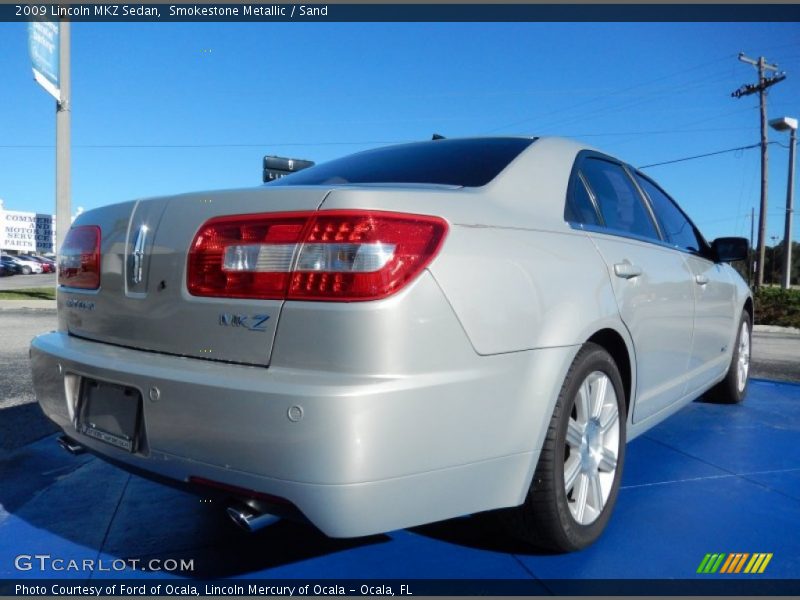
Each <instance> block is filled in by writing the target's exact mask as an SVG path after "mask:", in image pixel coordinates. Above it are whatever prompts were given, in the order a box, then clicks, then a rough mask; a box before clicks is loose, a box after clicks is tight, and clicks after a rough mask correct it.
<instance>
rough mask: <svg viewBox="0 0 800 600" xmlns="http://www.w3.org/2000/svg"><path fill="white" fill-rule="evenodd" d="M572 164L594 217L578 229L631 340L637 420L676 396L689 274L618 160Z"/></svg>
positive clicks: (682, 369) (686, 336)
mask: <svg viewBox="0 0 800 600" xmlns="http://www.w3.org/2000/svg"><path fill="white" fill-rule="evenodd" d="M576 167H577V178H576V179H575V181H574V184H573V185H571V186H570V187H571V191H572V193H573V194H579V195H582V194H585V195H587V196H588V200H589V201H590V202H591V204H593V205H594V208H595V210H596V215H597V222H596V223H586V224H584V227H583V228H584V229H585V230H586V231H587V232H588V234H589V236H590V237H591V239H592V240H593V241H594V243H595V245H596V246H597V248H598V250H599V252H600V254H601V255H602V257H603V259H604V260H605V263H606V265H607V267H608V271H609V276H610V279H611V282H612V286H613V289H614V294H615V296H616V299H617V305H618V307H619V312H620V316H621V318H622V321H623V322H624V323H625V325H626V327H627V328H628V331H629V332H630V334H631V338H632V339H633V344H634V350H635V355H636V397H635V398H636V399H635V403H634V406H633V422H638V421H641V420H642V419H645V418H647V417H649V416H651V415H653V414H655V413H657V412H659V411H660V410H663V409H664V408H666V407H668V406H670V405H671V404H673V403H675V402H677V401H678V400H680V399H681V398H682V396H683V392H684V389H685V387H686V370H687V366H688V364H689V351H690V348H691V344H692V327H693V319H694V302H695V300H694V290H693V285H694V283H693V282H692V281H693V280H692V273H691V271H690V269H689V267H688V265H687V263H686V261H685V260H684V259H683V257H682V255H681V253H680V252H678V251H676V250H674V249H672V248H669V247H667V245H666V244H664V243H663V239H662V236H661V233H660V231H659V229H658V225H657V223H656V222H655V220H654V219H653V215H652V213H651V212H650V209H649V206H648V205H647V203H646V202H645V200H644V198H643V197H642V195H641V193H640V191H639V189H638V188H637V186H636V185H635V183H634V181H633V179H632V178H631V176H630V174H629V173H628V171H627V170H626V169H625V168H624V167H623V166H622V165H621V164H620V163H618V162H616V161H613V160H611V159H608V158H606V157H602V156H600V155H595V154H588V155H584V156H583V157H581V158H580V159H579V162H578V164H577V165H576ZM586 201H587V200H586V198H584V199H583V200H582V202H583V204H584V205H585V203H586ZM575 205H578V202H577V201H576V202H575ZM584 212H586V211H584Z"/></svg>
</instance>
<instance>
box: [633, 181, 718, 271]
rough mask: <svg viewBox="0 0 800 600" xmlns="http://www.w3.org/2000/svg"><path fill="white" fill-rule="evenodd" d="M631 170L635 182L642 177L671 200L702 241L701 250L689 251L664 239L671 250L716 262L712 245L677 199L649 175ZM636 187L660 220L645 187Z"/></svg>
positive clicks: (637, 184) (637, 183)
mask: <svg viewBox="0 0 800 600" xmlns="http://www.w3.org/2000/svg"><path fill="white" fill-rule="evenodd" d="M630 169H631V173H632V174H633V178H634V180H635V179H636V177H637V176H638V177H641V178H642V179H644V180H646V181H648V182H649V183H650V184H651V185H652V186H654V187H655V188H656V189H657V190H659V191H660V192H661V193H662V194H664V196H665V197H666V198H667V200H669V201H670V202H671V203H672V206H674V207H675V208H676V209H678V212H679V213H681V215H683V218H684V219H686V222H687V223H689V225H691V226H692V230H693V231H694V233H695V236H697V237H698V238H699V239H700V241H701V242H702V244H701V246H702V247H701V248H700V249H699V250H698V251H694V250H689V249H687V248H682V247H680V246H677V245H675V244H673V243H672V242H670V241H669V240H667V239H666V237H665V239H664V241H665V243H666V244H667V245H668V246H669V247H670V248H674V249H675V250H680V251H681V252H684V253H686V254H691V255H692V256H698V257H700V258H705V259H706V260H709V261H711V262H714V261H713V260H712V259H711V258H710V256H711V244H709V243H708V240H706V238H705V236H704V235H703V233H702V232H701V231H700V230H699V229H698V228H697V225H695V224H694V221H692V220H691V219H690V218H689V215H687V214H686V211H684V210H683V209H682V208H681V206H680V204H678V203H677V202H676V201H675V198H673V197H672V196H670V195H669V194H668V193H667V192H666V191H665V190H664V188H662V187H661V186H660V185H658V183H656V182H655V181H653V178H652V177H648V176H647V175H645V174H644V173H642V172H641V171H639V170H638V169H634V168H633V167H630ZM636 186H637V187H638V188H639V189H640V190H641V193H642V195H643V196H644V197H645V198H646V200H647V202H648V204H650V205H651V210H653V215H654V216H655V217H656V218H657V219H658V215H657V214H656V212H655V210H654V209H652V202H653V200H652V198H650V195H649V194H648V193H647V191H646V190H645V189H644V188H643V187H641V186H640V185H639V182H638V181H637V182H636ZM659 223H660V219H659Z"/></svg>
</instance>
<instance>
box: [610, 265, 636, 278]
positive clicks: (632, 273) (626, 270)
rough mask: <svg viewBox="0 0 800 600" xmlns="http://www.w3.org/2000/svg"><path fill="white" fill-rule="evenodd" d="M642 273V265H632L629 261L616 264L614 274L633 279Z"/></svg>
mask: <svg viewBox="0 0 800 600" xmlns="http://www.w3.org/2000/svg"><path fill="white" fill-rule="evenodd" d="M641 274H642V267H639V266H637V265H632V264H631V263H629V262H627V261H626V262H621V263H617V264H615V265H614V275H616V276H617V277H622V278H623V279H632V278H634V277H638V276H639V275H641Z"/></svg>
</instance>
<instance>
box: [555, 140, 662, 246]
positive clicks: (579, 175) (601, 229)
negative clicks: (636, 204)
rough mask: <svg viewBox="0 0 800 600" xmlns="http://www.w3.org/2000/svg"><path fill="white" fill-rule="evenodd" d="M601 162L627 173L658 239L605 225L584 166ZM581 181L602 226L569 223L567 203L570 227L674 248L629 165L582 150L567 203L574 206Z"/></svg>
mask: <svg viewBox="0 0 800 600" xmlns="http://www.w3.org/2000/svg"><path fill="white" fill-rule="evenodd" d="M589 159H595V160H601V161H605V162H608V163H611V164H613V165H616V166H618V167H620V168H621V169H622V171H623V172H624V173H625V175H626V176H627V178H628V179H629V180H630V181H631V182H632V185H633V189H634V191H635V192H637V193H638V195H639V201H640V202H641V203H642V208H644V210H645V212H646V213H647V215H648V217H649V219H650V222H651V224H652V225H653V229H654V230H655V232H656V235H657V236H658V237H657V238H652V237H648V236H644V235H639V234H637V233H633V232H630V231H623V230H621V229H612V228H610V227H608V226H607V225H606V224H605V219H603V216H602V213H601V212H600V207H599V205H598V203H597V195H596V194H595V192H594V190H593V189H592V186H591V184H590V183H589V181H588V180H587V179H586V176H585V175H584V174H583V169H582V167H583V164H584V163H585V162H586V161H587V160H589ZM576 181H580V182H581V184H582V185H584V186H585V187H586V190H587V191H588V192H589V197H590V198H591V200H592V206H593V207H594V210H595V214H596V216H597V217H598V219H597V220H598V223H601V224H602V225H600V226H597V225H590V224H586V223H580V222H576V221H569V220H567V219H566V208H567V207H566V203H565V205H564V217H565V218H564V220H565V221H566V222H567V223H568V224H569V226H570V227H572V228H573V229H583V230H585V231H593V232H596V233H606V234H608V235H615V236H618V237H624V238H630V239H634V240H639V241H647V242H652V243H654V244H659V245H664V246H666V247H668V248H672V247H673V246H672V245H671V244H668V243H666V242H665V238H664V234H663V232H662V231H661V225H660V223H659V222H658V219H656V218H655V215H654V214H653V209H652V207H651V206H650V203H649V201H648V198H647V197H646V196H644V195H643V194H642V191H641V189H640V188H639V186H638V184H637V183H636V180H635V179H634V178H633V177H632V176H631V174H630V172H629V171H628V169H627V165H626V164H625V163H623V162H622V161H621V160H618V159H616V158H614V157H612V156H608V155H607V154H603V153H601V152H597V151H596V150H581V151H580V152H578V155H577V156H576V157H575V162H574V163H573V165H572V171H571V172H570V179H569V184H568V185H567V198H566V201H567V202H570V203H572V205H573V206H574V202H573V198H574V196H573V195H574V193H575V185H577V184H576V183H575V182H576Z"/></svg>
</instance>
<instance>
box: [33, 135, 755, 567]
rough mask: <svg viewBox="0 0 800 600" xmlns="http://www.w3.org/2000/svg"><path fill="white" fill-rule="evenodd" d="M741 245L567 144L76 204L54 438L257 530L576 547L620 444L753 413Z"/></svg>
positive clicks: (431, 151)
mask: <svg viewBox="0 0 800 600" xmlns="http://www.w3.org/2000/svg"><path fill="white" fill-rule="evenodd" d="M746 253H747V243H746V240H743V239H740V238H721V239H718V240H715V241H714V242H712V243H708V242H706V240H705V239H704V238H703V236H702V235H701V234H700V232H699V231H698V230H697V228H696V227H695V226H694V225H693V224H692V222H691V221H690V219H689V218H688V217H687V216H686V214H685V213H684V212H683V211H682V210H681V209H680V208H679V207H678V205H677V204H676V203H675V202H674V200H673V199H672V198H671V197H670V196H669V195H668V194H667V193H666V192H665V191H664V190H663V189H662V188H661V187H659V185H658V184H656V183H655V182H654V181H653V180H652V179H650V178H649V177H648V176H646V175H644V174H642V173H640V172H638V171H637V170H636V169H634V168H632V167H630V166H629V165H627V164H625V163H623V162H620V161H618V160H616V159H614V158H612V157H609V156H607V155H605V154H602V153H599V152H597V151H595V150H592V149H590V148H586V147H584V146H581V145H579V144H576V143H574V142H572V141H568V140H564V139H558V138H480V139H453V140H450V139H440V140H436V141H430V142H422V143H414V144H406V145H400V146H392V147H388V148H381V149H377V150H371V151H367V152H362V153H359V154H355V155H352V156H348V157H345V158H341V159H338V160H334V161H331V162H329V163H325V164H321V165H318V166H314V167H311V168H308V169H305V170H302V171H299V172H297V173H295V174H292V175H290V176H288V177H284V178H282V179H278V180H276V181H273V182H271V183H269V184H267V185H264V186H261V187H257V188H254V189H245V190H227V191H215V192H202V193H193V194H186V195H181V196H174V197H165V198H155V199H148V200H141V201H132V202H127V203H123V204H116V205H112V206H106V207H103V208H99V209H96V210H92V211H87V212H84V213H83V214H81V215H80V216H79V217H78V219H77V220H76V221H75V223H74V224H73V226H72V229H71V230H70V232H69V234H68V235H67V238H66V240H65V242H64V244H63V247H62V249H61V255H60V257H59V261H60V264H59V267H60V268H59V282H60V287H59V290H58V307H59V329H58V331H56V332H53V333H48V334H45V335H42V336H39V337H37V338H35V339H34V340H33V342H32V347H31V360H32V368H33V380H34V386H35V390H36V395H37V397H38V400H39V403H40V404H41V406H42V408H43V410H44V412H45V413H46V414H47V415H48V416H49V417H50V418H51V419H52V420H53V421H55V422H56V423H57V424H58V425H59V426H60V427H61V428H62V429H63V431H64V434H65V435H64V437H63V438H62V440H61V441H62V443H63V445H64V446H65V447H66V448H68V449H70V450H72V451H82V450H85V449H88V450H90V451H92V452H94V453H96V454H98V455H99V456H101V457H104V458H106V459H108V460H110V461H112V462H114V463H116V464H118V465H120V466H121V467H123V468H127V469H130V470H133V471H135V472H137V473H141V474H144V475H146V476H151V477H154V478H160V479H164V480H166V481H167V482H170V483H173V484H181V485H185V486H187V487H190V488H191V489H194V490H198V491H200V492H201V493H204V494H211V493H213V494H218V495H220V496H222V497H225V498H227V499H229V502H230V504H229V513H230V515H231V516H232V517H233V518H234V519H235V520H236V521H237V522H238V523H239V524H241V525H242V526H244V527H246V528H248V529H250V530H255V529H258V528H259V527H261V526H263V525H264V524H266V523H268V522H270V519H271V518H270V517H269V516H268V515H270V514H280V515H288V516H293V517H298V518H304V519H307V520H308V521H310V522H311V523H313V524H314V525H315V526H317V527H318V528H320V529H321V530H322V531H323V532H325V533H326V534H328V535H330V536H336V537H352V536H363V535H368V534H373V533H376V532H384V531H389V530H393V529H397V528H402V527H408V526H413V525H418V524H421V523H426V522H431V521H436V520H441V519H447V518H451V517H455V516H459V515H464V514H470V513H477V512H481V511H496V513H495V514H496V516H497V520H496V521H497V522H498V523H500V524H501V525H502V526H504V527H507V528H508V529H509V530H510V531H511V532H512V533H513V534H515V535H517V536H519V537H520V538H522V539H524V540H526V541H528V542H530V543H532V544H535V545H537V546H540V547H544V548H549V549H553V550H558V551H563V550H574V549H578V548H582V547H585V546H586V545H588V544H590V543H591V542H592V541H594V540H595V539H596V538H597V537H598V536H599V535H600V534H601V532H602V530H603V528H604V527H605V525H606V523H607V522H608V519H609V516H610V514H611V511H612V509H613V506H614V503H615V499H616V497H617V492H618V490H619V485H620V478H621V474H622V467H623V462H624V456H625V443H626V441H628V440H631V439H633V438H634V437H636V436H637V435H639V434H641V433H642V432H644V431H646V430H647V429H649V428H651V427H653V426H654V425H655V424H657V423H659V422H660V421H662V420H663V419H665V418H666V417H668V416H669V415H670V414H672V413H674V412H675V411H677V410H678V409H680V408H681V407H682V406H683V405H685V404H686V403H688V402H690V401H692V400H693V399H695V398H697V397H698V396H700V395H701V394H708V395H709V396H710V397H713V398H715V399H717V400H719V401H722V402H739V401H741V400H742V399H743V398H744V396H745V393H746V389H747V377H748V367H749V357H750V330H751V323H752V319H753V301H752V298H751V295H750V292H749V289H748V287H747V285H746V284H745V283H744V282H743V281H742V279H741V278H740V277H739V275H738V274H737V273H736V271H735V270H734V269H733V268H731V266H730V265H729V264H728V263H730V262H731V261H735V260H740V259H742V258H744V257H745V256H746Z"/></svg>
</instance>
